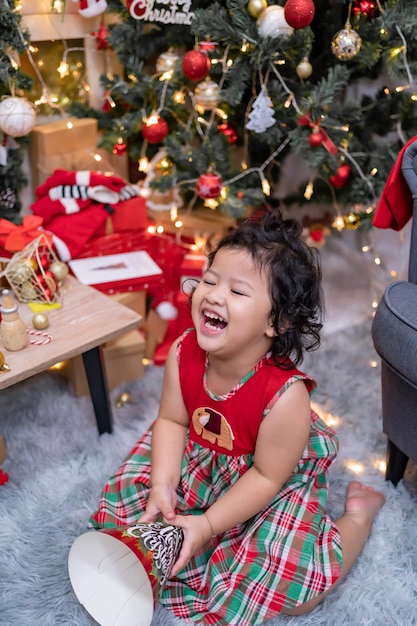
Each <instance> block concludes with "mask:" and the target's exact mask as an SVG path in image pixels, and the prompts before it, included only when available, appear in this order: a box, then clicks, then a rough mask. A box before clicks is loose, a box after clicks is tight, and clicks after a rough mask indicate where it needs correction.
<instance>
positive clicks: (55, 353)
mask: <svg viewBox="0 0 417 626" xmlns="http://www.w3.org/2000/svg"><path fill="white" fill-rule="evenodd" d="M19 314H20V316H21V318H22V319H23V321H24V322H25V324H26V326H27V328H28V329H29V330H34V329H33V326H32V322H31V320H32V317H33V315H34V313H33V311H32V310H31V309H30V308H29V306H28V305H27V304H19ZM47 316H48V319H49V322H50V325H49V327H48V328H47V329H46V330H45V331H39V332H43V333H46V334H49V335H51V336H52V341H50V343H48V344H44V345H35V344H29V343H28V345H27V346H26V348H24V349H23V350H19V351H18V352H9V351H8V350H6V349H5V348H4V346H2V343H1V340H0V350H1V352H3V354H4V356H5V361H6V363H7V365H8V366H9V367H10V371H8V372H1V373H0V390H1V389H6V387H10V386H11V385H15V384H16V383H18V382H20V381H22V380H25V379H27V378H29V377H31V376H34V375H35V374H38V373H40V372H43V371H44V370H46V369H48V368H49V367H51V366H52V365H55V364H56V363H59V362H60V361H66V360H67V359H71V358H72V357H74V356H77V355H79V354H81V355H82V357H83V361H84V367H85V372H86V375H87V381H88V386H89V390H90V395H91V400H92V402H93V406H94V412H95V416H96V420H97V427H98V431H99V433H100V434H102V433H105V432H107V433H111V432H112V421H113V420H112V412H111V407H110V399H109V391H108V387H107V380H106V373H105V368H104V360H103V356H102V352H101V348H100V346H101V345H103V344H104V343H106V342H107V341H110V340H111V339H114V338H115V337H117V336H119V335H122V334H124V333H126V332H128V331H129V330H133V329H135V328H138V327H139V326H140V325H141V322H142V318H141V316H140V315H138V314H137V313H135V311H132V310H131V309H129V308H127V307H125V306H123V305H122V304H119V303H118V302H116V301H115V300H113V299H112V298H109V297H108V296H105V295H104V294H103V293H101V292H100V291H98V290H97V289H94V288H93V287H89V286H87V285H83V284H82V283H80V282H79V281H77V280H76V279H75V278H74V277H73V276H67V278H66V279H65V282H64V285H63V288H62V298H61V307H60V308H59V309H51V310H48V311H47ZM43 339H45V338H44V337H42V336H29V337H28V340H29V341H42V340H43Z"/></svg>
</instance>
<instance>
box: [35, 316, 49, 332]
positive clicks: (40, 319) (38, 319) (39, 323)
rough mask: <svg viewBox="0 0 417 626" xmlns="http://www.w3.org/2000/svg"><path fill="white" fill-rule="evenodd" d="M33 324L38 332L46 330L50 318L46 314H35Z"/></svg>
mask: <svg viewBox="0 0 417 626" xmlns="http://www.w3.org/2000/svg"><path fill="white" fill-rule="evenodd" d="M32 324H33V328H36V330H44V329H45V328H48V326H49V319H48V316H47V315H45V313H35V315H34V316H33V317H32Z"/></svg>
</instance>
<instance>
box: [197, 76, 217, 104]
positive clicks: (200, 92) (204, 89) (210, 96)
mask: <svg viewBox="0 0 417 626" xmlns="http://www.w3.org/2000/svg"><path fill="white" fill-rule="evenodd" d="M194 98H195V103H196V106H197V107H202V108H203V109H208V110H212V109H216V108H217V107H218V105H219V102H220V88H219V86H218V84H217V83H215V82H214V81H212V80H203V82H201V83H199V84H198V85H197V87H196V88H195V91H194Z"/></svg>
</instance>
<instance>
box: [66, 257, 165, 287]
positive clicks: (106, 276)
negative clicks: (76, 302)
mask: <svg viewBox="0 0 417 626" xmlns="http://www.w3.org/2000/svg"><path fill="white" fill-rule="evenodd" d="M68 265H69V266H70V268H71V270H72V271H73V272H74V274H75V276H76V278H78V280H79V281H80V282H81V283H84V284H85V285H100V284H103V283H113V282H118V281H120V280H129V279H134V278H146V277H147V276H155V275H157V274H162V270H161V268H160V267H159V265H157V264H156V263H155V261H154V260H153V259H152V258H151V257H150V256H149V254H148V253H147V252H145V251H144V250H140V251H137V252H122V253H120V254H106V255H102V256H94V257H89V258H87V259H73V260H72V261H69V263H68Z"/></svg>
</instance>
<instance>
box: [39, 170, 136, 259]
mask: <svg viewBox="0 0 417 626" xmlns="http://www.w3.org/2000/svg"><path fill="white" fill-rule="evenodd" d="M77 185H79V186H81V187H84V188H85V187H86V185H88V190H89V191H91V192H92V193H94V191H95V190H99V189H100V190H101V191H100V195H101V197H105V196H106V194H107V192H106V190H108V194H109V197H113V198H114V197H115V198H116V199H117V198H118V197H120V198H121V199H120V201H117V202H116V203H114V204H113V203H112V202H109V203H107V202H99V201H97V200H94V199H93V198H90V197H88V198H86V199H82V198H74V197H71V196H70V197H69V198H66V197H65V196H64V195H60V190H61V187H65V186H69V187H71V186H77ZM133 187H134V186H132V185H129V183H126V181H124V180H123V179H122V178H119V177H118V176H113V175H110V174H103V173H101V172H73V171H67V170H55V172H54V173H53V174H52V176H50V177H49V178H48V180H46V181H45V183H43V185H40V186H39V187H38V188H37V189H36V195H37V197H38V199H37V200H36V201H35V202H34V203H33V204H32V205H31V210H32V213H33V214H34V215H37V216H40V217H42V218H43V220H44V226H45V228H47V229H48V230H49V231H51V232H52V233H53V234H54V235H55V236H56V237H57V238H59V239H61V240H62V242H63V243H64V244H65V246H66V248H67V250H68V252H67V251H65V253H66V254H67V256H69V258H77V257H79V256H80V255H81V254H82V253H83V251H84V249H85V247H86V246H87V245H88V243H89V242H90V241H91V240H92V239H93V238H96V237H101V236H104V235H105V234H106V232H107V226H108V222H107V218H109V217H111V228H112V230H113V231H114V232H123V231H131V232H133V231H136V230H141V229H145V228H146V227H147V225H148V220H147V211H146V203H145V200H144V199H143V198H142V197H140V196H139V195H134V197H128V196H129V195H130V196H131V195H133V194H134V193H138V191H137V190H136V189H133V190H132V188H133ZM103 190H104V191H103ZM51 196H52V198H51ZM126 196H127V197H128V199H126V200H124V199H122V198H123V197H126ZM56 245H57V246H58V244H57V242H56ZM58 250H59V246H58ZM62 254H63V253H61V256H62ZM90 256H93V255H90ZM69 258H64V259H63V260H65V261H68V260H69Z"/></svg>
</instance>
